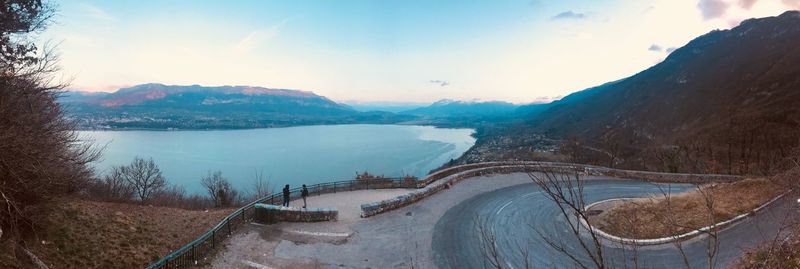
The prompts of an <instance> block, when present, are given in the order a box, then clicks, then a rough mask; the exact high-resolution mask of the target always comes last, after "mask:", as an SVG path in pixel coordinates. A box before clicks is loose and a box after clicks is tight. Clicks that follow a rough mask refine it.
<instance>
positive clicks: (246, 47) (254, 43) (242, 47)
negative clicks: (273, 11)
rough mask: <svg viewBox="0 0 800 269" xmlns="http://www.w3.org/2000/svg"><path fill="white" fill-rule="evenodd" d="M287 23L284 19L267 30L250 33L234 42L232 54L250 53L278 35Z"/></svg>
mask: <svg viewBox="0 0 800 269" xmlns="http://www.w3.org/2000/svg"><path fill="white" fill-rule="evenodd" d="M288 21H289V20H288V19H285V20H283V21H281V22H280V23H278V24H276V25H273V26H272V27H269V28H267V29H264V30H255V31H252V32H250V33H249V34H248V35H247V36H245V37H244V38H242V39H240V40H239V41H238V42H236V44H235V45H234V46H233V52H234V53H235V54H237V55H243V54H247V53H248V52H251V51H252V50H253V49H256V48H257V47H259V46H261V45H263V44H264V43H265V42H267V41H269V40H271V39H273V38H275V37H276V36H277V35H278V33H280V31H281V28H283V26H284V25H285V24H286V23H287V22H288Z"/></svg>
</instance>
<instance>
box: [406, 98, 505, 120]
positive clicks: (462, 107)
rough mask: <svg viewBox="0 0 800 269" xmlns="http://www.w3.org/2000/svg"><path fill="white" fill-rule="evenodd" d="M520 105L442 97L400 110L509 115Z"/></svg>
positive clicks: (451, 114)
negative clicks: (413, 107) (420, 105)
mask: <svg viewBox="0 0 800 269" xmlns="http://www.w3.org/2000/svg"><path fill="white" fill-rule="evenodd" d="M518 107H519V106H518V105H515V104H512V103H508V102H502V101H456V100H450V99H442V100H439V101H436V102H434V103H433V104H431V105H429V106H426V107H420V108H416V109H411V110H407V111H402V112H400V113H401V114H409V115H418V116H429V117H465V116H471V117H476V116H496V117H497V116H507V115H510V114H511V113H513V112H514V110H515V109H517V108H518Z"/></svg>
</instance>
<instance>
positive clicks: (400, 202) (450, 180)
mask: <svg viewBox="0 0 800 269" xmlns="http://www.w3.org/2000/svg"><path fill="white" fill-rule="evenodd" d="M544 170H547V171H550V172H562V173H565V172H573V173H580V174H582V175H592V176H609V177H618V178H626V179H635V180H647V181H653V182H660V183H709V182H732V181H737V180H740V179H743V177H741V176H732V175H716V174H672V173H659V172H647V171H633V170H621V169H613V168H607V167H601V166H592V165H582V164H572V163H554V162H485V163H473V164H465V165H459V166H454V167H450V168H447V169H442V170H439V171H437V172H435V173H433V174H430V175H429V176H427V177H425V178H424V179H422V180H420V181H419V182H418V183H417V187H418V188H419V189H417V190H415V191H413V192H411V193H408V194H404V195H400V196H397V197H394V198H391V199H386V200H383V201H378V202H374V203H368V204H362V205H361V217H363V218H366V217H370V216H374V215H377V214H380V213H383V212H386V211H389V210H393V209H397V208H401V207H404V206H407V205H410V204H413V203H415V202H417V201H419V200H422V199H423V198H425V197H428V196H430V195H433V194H435V193H437V192H439V191H441V190H443V189H445V188H448V187H449V186H452V185H453V184H456V183H458V181H461V180H462V179H466V178H470V177H476V176H482V175H490V174H509V173H520V172H537V171H544Z"/></svg>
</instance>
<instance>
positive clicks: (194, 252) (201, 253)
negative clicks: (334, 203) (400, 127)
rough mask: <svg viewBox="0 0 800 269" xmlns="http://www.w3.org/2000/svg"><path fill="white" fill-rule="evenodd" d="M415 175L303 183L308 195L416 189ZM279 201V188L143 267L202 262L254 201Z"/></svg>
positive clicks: (244, 219)
mask: <svg viewBox="0 0 800 269" xmlns="http://www.w3.org/2000/svg"><path fill="white" fill-rule="evenodd" d="M417 182H418V180H417V179H416V178H371V179H355V180H345V181H336V182H326V183H319V184H313V185H308V186H306V187H307V188H308V193H309V195H321V194H325V193H336V192H342V191H355V190H366V189H392V188H417ZM301 190H302V187H297V188H293V189H290V190H289V191H290V195H289V197H290V200H295V199H297V198H300V194H301V193H300V192H301ZM257 203H264V204H273V205H278V204H282V203H283V192H282V191H279V192H276V193H273V194H271V195H268V196H266V197H263V198H261V199H258V200H256V201H253V202H251V203H249V204H247V205H245V206H243V207H241V208H239V209H237V210H236V211H234V212H233V213H231V214H230V215H228V216H226V217H225V218H224V219H222V221H220V222H219V223H218V224H217V225H215V226H214V227H213V228H211V229H210V230H208V231H207V232H205V233H203V234H202V235H200V236H199V237H198V238H197V239H195V240H194V241H192V242H190V243H189V244H186V245H184V246H182V247H181V248H179V249H177V250H175V251H173V252H172V253H170V254H168V255H167V256H164V257H163V258H161V259H160V260H158V261H155V262H153V263H151V264H150V265H148V266H147V268H148V269H161V268H188V267H191V266H195V265H199V264H203V262H204V261H205V258H207V257H208V256H209V255H210V254H212V253H213V251H214V249H215V248H216V247H217V246H219V245H220V244H221V243H222V241H223V240H224V239H225V238H227V237H229V236H231V235H232V234H233V232H234V231H235V230H237V229H238V228H240V227H241V226H243V225H244V224H247V223H249V222H250V221H252V220H253V218H254V217H255V204H257Z"/></svg>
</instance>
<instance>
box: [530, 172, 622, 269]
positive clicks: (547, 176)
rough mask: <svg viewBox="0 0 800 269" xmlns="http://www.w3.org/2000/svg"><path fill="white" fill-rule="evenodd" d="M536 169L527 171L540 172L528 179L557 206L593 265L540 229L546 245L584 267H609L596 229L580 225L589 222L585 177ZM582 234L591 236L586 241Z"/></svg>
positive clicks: (572, 173)
mask: <svg viewBox="0 0 800 269" xmlns="http://www.w3.org/2000/svg"><path fill="white" fill-rule="evenodd" d="M533 168H534V169H528V171H540V172H533V173H528V176H529V177H530V178H531V180H533V182H534V183H535V184H536V185H537V186H539V188H540V189H541V190H542V193H543V194H544V195H545V197H547V198H548V199H549V200H551V201H553V202H554V203H555V204H556V206H557V207H558V210H559V211H560V213H561V215H562V216H563V217H564V219H565V222H566V224H567V226H568V227H567V228H568V229H569V231H570V232H571V234H572V235H573V236H574V237H575V239H576V240H577V242H578V244H579V246H580V249H581V251H582V252H583V254H586V255H587V256H588V257H589V259H590V260H591V264H587V263H586V262H585V261H584V260H583V259H581V258H580V256H579V255H580V254H579V253H572V251H571V250H570V249H569V248H567V246H566V245H565V244H564V241H563V240H561V239H560V238H553V237H552V236H551V235H546V234H542V233H541V232H540V231H539V230H537V232H538V233H539V235H540V237H541V238H542V239H543V240H544V241H545V243H547V245H549V246H550V247H551V248H553V249H555V250H556V251H558V252H560V253H562V254H564V255H566V256H567V257H568V258H570V259H571V260H572V261H573V262H575V264H576V265H577V266H579V267H581V268H590V267H594V268H600V269H603V268H607V267H608V265H607V260H606V258H605V256H604V255H603V246H602V244H601V242H600V238H599V237H598V235H597V233H596V231H595V230H594V229H593V228H587V227H585V226H584V225H583V224H581V222H584V223H588V222H589V218H588V215H587V214H586V210H585V208H586V201H585V200H584V199H585V197H584V193H583V187H584V179H583V177H582V176H581V175H580V174H578V173H577V172H575V171H569V170H567V169H553V168H550V167H544V166H537V167H533ZM583 234H588V235H589V239H588V240H587V239H586V238H584V237H583Z"/></svg>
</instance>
